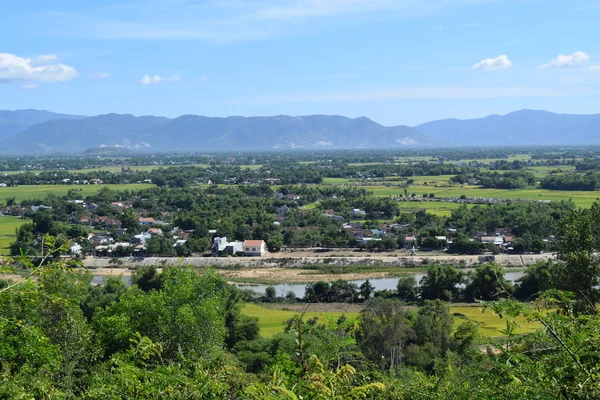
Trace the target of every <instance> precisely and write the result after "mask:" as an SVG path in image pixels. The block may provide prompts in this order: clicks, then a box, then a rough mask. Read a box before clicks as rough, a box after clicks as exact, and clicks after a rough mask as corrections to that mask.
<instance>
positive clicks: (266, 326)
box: [242, 304, 358, 338]
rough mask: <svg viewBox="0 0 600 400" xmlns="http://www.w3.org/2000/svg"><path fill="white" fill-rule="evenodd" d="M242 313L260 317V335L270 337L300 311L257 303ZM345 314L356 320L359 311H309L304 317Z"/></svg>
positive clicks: (281, 329)
mask: <svg viewBox="0 0 600 400" xmlns="http://www.w3.org/2000/svg"><path fill="white" fill-rule="evenodd" d="M242 313H244V314H245V315H247V316H249V317H258V325H259V326H260V335H261V336H262V337H265V338H269V337H272V336H275V335H277V334H278V333H281V332H283V328H284V325H285V323H286V322H287V321H288V320H289V319H290V318H292V317H293V316H294V315H298V314H299V313H298V312H296V311H288V310H274V309H271V308H265V307H261V306H257V305H256V304H246V305H245V306H244V307H243V308H242ZM342 314H343V315H345V316H346V317H348V319H349V320H351V321H352V320H356V319H357V318H358V313H356V312H354V313H353V312H350V313H343V312H327V313H322V312H310V311H308V312H307V313H306V314H305V315H304V318H305V320H307V319H310V318H313V317H319V319H321V320H323V319H324V318H325V316H331V317H340V316H341V315H342Z"/></svg>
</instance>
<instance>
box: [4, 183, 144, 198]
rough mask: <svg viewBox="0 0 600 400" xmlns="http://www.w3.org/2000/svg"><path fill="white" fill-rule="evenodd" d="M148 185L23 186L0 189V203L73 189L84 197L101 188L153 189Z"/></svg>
mask: <svg viewBox="0 0 600 400" xmlns="http://www.w3.org/2000/svg"><path fill="white" fill-rule="evenodd" d="M153 186H154V185H150V184H136V183H132V184H123V185H23V186H17V187H7V188H0V203H4V202H6V199H8V198H12V197H14V198H15V200H16V201H17V202H20V201H22V200H31V199H40V200H41V199H43V198H44V197H46V195H48V194H50V193H52V194H55V195H58V196H64V195H66V194H67V193H68V192H69V190H71V189H75V190H78V191H79V193H80V194H81V195H82V196H83V197H85V196H88V195H91V194H95V193H97V192H98V191H99V190H101V189H102V188H109V189H111V190H140V189H147V188H150V187H153Z"/></svg>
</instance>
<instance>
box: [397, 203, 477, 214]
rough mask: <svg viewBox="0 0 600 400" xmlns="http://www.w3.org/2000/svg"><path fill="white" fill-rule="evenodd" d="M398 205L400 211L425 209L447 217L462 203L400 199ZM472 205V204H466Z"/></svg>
mask: <svg viewBox="0 0 600 400" xmlns="http://www.w3.org/2000/svg"><path fill="white" fill-rule="evenodd" d="M398 206H399V207H400V208H401V209H402V211H414V212H416V211H419V210H426V211H427V212H428V213H430V214H434V215H439V216H440V217H449V216H450V214H451V213H452V210H456V209H457V208H459V207H461V206H462V204H458V203H442V202H437V201H435V202H428V201H400V202H398ZM467 206H468V207H472V205H470V204H469V205H467Z"/></svg>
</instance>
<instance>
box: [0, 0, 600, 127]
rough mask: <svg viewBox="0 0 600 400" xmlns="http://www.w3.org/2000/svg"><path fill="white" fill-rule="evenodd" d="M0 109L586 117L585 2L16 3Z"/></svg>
mask: <svg viewBox="0 0 600 400" xmlns="http://www.w3.org/2000/svg"><path fill="white" fill-rule="evenodd" d="M10 3H11V5H8V6H7V5H5V4H3V10H2V12H1V13H0V35H1V36H2V37H3V38H4V40H3V41H2V42H0V109H23V108H38V109H48V110H51V111H55V112H65V113H73V114H85V115H95V114H103V113H110V112H116V113H131V114H134V115H149V114H153V115H164V116H168V117H175V116H179V115H182V114H200V115H207V116H228V115H246V116H251V115H276V114H289V115H306V114H339V115H346V116H349V117H358V116H366V117H369V118H371V119H373V120H375V121H377V122H380V123H383V124H385V125H399V124H407V125H416V124H419V123H422V122H426V121H429V120H433V119H439V118H448V117H456V118H474V117H481V116H485V115H489V114H494V113H498V114H504V113H507V112H510V111H514V110H518V109H522V108H532V109H546V110H549V111H555V112H564V113H599V112H600V41H599V40H598V37H600V28H599V23H598V21H600V2H599V1H596V0H569V1H559V0H545V1H539V0H451V1H450V0H370V1H367V0H296V1H284V0H203V1H201V0H143V1H142V0H121V1H114V0H103V1H100V0H86V1H81V0H77V1H75V0H54V1H51V2H48V1H44V0H29V1H26V2H10Z"/></svg>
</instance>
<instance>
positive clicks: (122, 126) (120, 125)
mask: <svg viewBox="0 0 600 400" xmlns="http://www.w3.org/2000/svg"><path fill="white" fill-rule="evenodd" d="M569 144H573V145H580V144H600V114H559V113H553V112H550V111H545V110H529V109H523V110H518V111H513V112H511V113H508V114H504V115H499V114H492V115H488V116H486V117H482V118H473V119H456V118H446V119H440V120H435V121H430V122H426V123H424V124H420V125H417V126H415V127H410V126H406V125H397V126H384V125H381V124H378V123H377V122H375V121H373V120H371V119H369V118H367V117H364V116H363V117H357V118H348V117H344V116H341V115H323V114H315V115H301V116H290V115H275V116H255V117H244V116H236V115H232V116H227V117H206V116H201V115H195V114H184V115H181V116H179V117H176V118H167V117H155V116H151V115H145V116H134V115H132V114H117V113H109V114H101V115H96V116H81V115H70V114H58V113H52V112H50V111H46V110H32V109H29V110H16V111H0V151H2V152H3V153H5V154H6V153H14V154H20V153H37V154H39V153H57V152H60V153H78V152H82V151H85V150H86V149H89V148H97V147H98V148H99V147H103V146H106V147H122V148H127V149H132V150H139V149H149V150H152V151H155V150H158V151H199V150H200V151H211V150H271V149H353V148H404V147H407V146H432V145H437V146H440V147H442V146H507V145H512V146H514V145H517V146H518V145H523V146H528V145H569Z"/></svg>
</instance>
